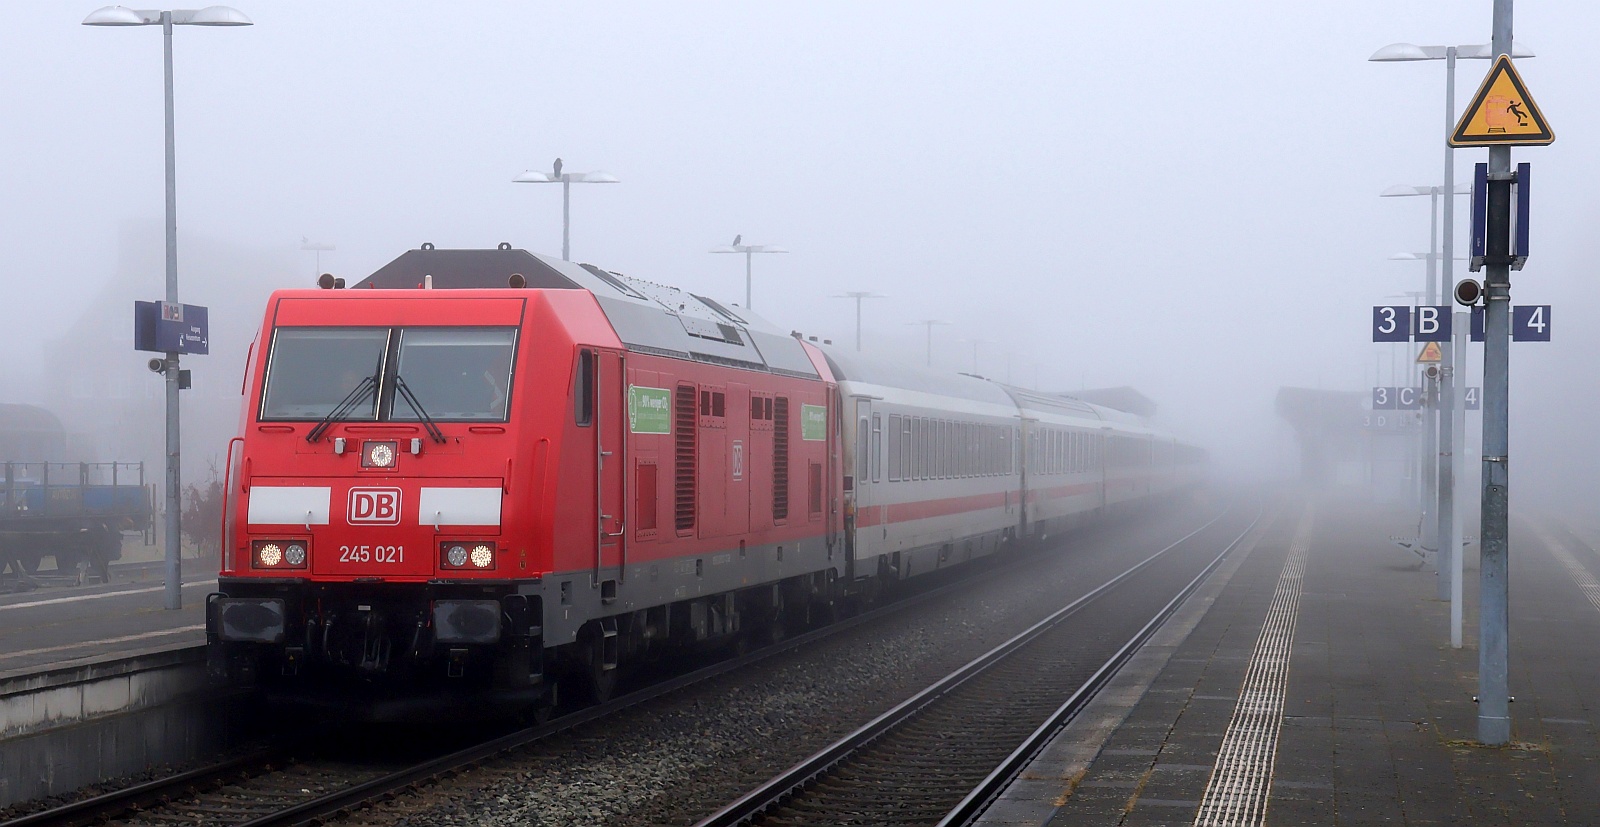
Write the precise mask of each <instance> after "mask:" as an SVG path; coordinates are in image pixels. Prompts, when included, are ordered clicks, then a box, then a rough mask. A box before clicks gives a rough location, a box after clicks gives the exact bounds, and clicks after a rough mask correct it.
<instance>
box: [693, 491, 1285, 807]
mask: <svg viewBox="0 0 1600 827" xmlns="http://www.w3.org/2000/svg"><path fill="white" fill-rule="evenodd" d="M1231 510H1232V508H1231V507H1230V508H1228V509H1224V510H1223V512H1222V513H1221V514H1218V515H1217V516H1216V517H1213V518H1212V519H1211V520H1210V521H1209V522H1207V523H1206V524H1205V525H1202V526H1200V527H1199V528H1197V529H1195V530H1194V531H1191V532H1189V533H1188V534H1186V535H1184V536H1183V537H1182V538H1180V539H1178V540H1177V541H1175V542H1173V543H1172V544H1171V545H1168V546H1167V547H1166V548H1163V549H1161V550H1160V551H1158V552H1156V553H1154V554H1152V555H1150V556H1149V557H1147V558H1145V559H1144V560H1142V561H1140V562H1138V563H1136V564H1134V565H1133V566H1132V567H1131V568H1129V569H1127V570H1126V571H1124V572H1122V573H1121V574H1118V575H1117V576H1115V577H1113V578H1111V579H1110V580H1107V581H1106V582H1104V583H1102V584H1100V585H1099V586H1097V587H1095V588H1094V589H1093V590H1091V591H1089V592H1088V593H1087V594H1084V595H1083V596H1081V597H1079V598H1077V599H1076V600H1074V601H1072V602H1071V603H1069V604H1067V605H1066V606H1063V607H1062V608H1060V609H1058V610H1056V611H1055V612H1053V613H1051V614H1050V616H1048V617H1046V618H1045V619H1043V620H1041V621H1039V622H1038V623H1036V624H1034V625H1033V626H1030V627H1029V628H1027V629H1025V630H1023V631H1022V632H1019V633H1018V634H1016V635H1015V636H1013V637H1012V638H1011V639H1009V640H1007V641H1006V642H1004V643H1002V644H1000V645H999V646H996V647H995V648H993V649H991V650H990V651H988V652H986V653H985V654H982V655H979V656H978V657H977V658H975V659H973V660H972V661H970V662H968V663H967V664H966V665H964V666H962V667H960V668H959V669H957V670H955V671H954V672H951V673H950V674H948V675H946V676H945V677H943V678H940V679H939V680H938V681H936V682H935V683H933V684H932V685H931V686H929V687H927V688H926V689H923V690H922V691H920V692H918V693H917V694H916V695H913V696H912V697H910V698H907V699H906V700H904V701H901V702H900V703H899V704H897V705H895V706H894V707H893V708H892V709H890V710H888V711H887V712H884V713H883V714H881V715H879V716H878V717H876V718H874V719H873V720H871V721H869V722H867V723H866V724H864V725H862V726H861V727H860V728H858V729H856V730H855V731H853V732H851V733H849V734H847V735H845V736H844V737H842V738H840V739H839V740H837V741H835V742H834V743H833V744H830V745H829V746H827V747H824V748H823V749H822V750H820V751H818V752H817V753H816V754H814V755H812V756H811V757H809V758H807V759H805V760H803V761H801V762H799V763H797V764H795V765H794V766H792V767H790V768H789V769H787V770H784V771H783V772H782V773H780V774H779V775H777V776H774V777H773V778H771V779H769V780H767V781H766V782H765V783H763V784H761V785H760V786H759V787H756V788H755V789H753V790H751V791H750V792H748V793H746V794H745V795H743V796H741V797H740V798H738V799H737V800H735V801H733V802H732V803H730V804H728V805H727V806H726V807H724V808H722V809H721V810H718V811H717V812H715V813H713V814H711V815H709V816H707V817H706V818H704V819H702V820H700V821H699V822H697V823H696V824H695V827H730V825H739V824H746V823H749V822H750V821H751V820H753V819H755V818H756V817H758V816H760V815H761V814H762V813H763V812H765V811H766V810H768V809H770V808H772V807H774V806H776V805H780V804H782V803H783V802H784V801H785V800H787V799H788V798H790V797H791V796H792V795H794V794H795V793H797V792H799V791H800V790H802V789H803V788H805V787H806V786H808V785H809V784H811V782H812V781H814V780H815V779H817V778H818V777H819V776H821V775H823V774H824V773H827V772H829V771H830V770H832V769H833V768H834V767H836V766H838V765H839V764H840V763H842V762H843V761H845V760H846V759H847V758H849V757H850V756H851V755H852V754H854V753H855V752H857V751H858V750H860V749H861V748H862V747H865V746H867V745H868V744H871V743H872V742H874V741H876V740H878V739H879V738H880V737H881V736H883V735H884V734H886V733H888V732H889V731H891V730H893V729H895V728H896V727H898V726H899V725H901V724H902V723H904V722H906V721H908V720H910V719H911V718H913V717H915V716H916V715H917V713H919V712H920V711H922V710H923V709H924V708H926V707H927V706H928V705H929V704H931V703H933V702H934V701H936V700H938V699H939V698H941V697H944V696H945V695H946V694H948V693H950V692H951V691H952V690H954V689H955V688H957V687H958V686H960V685H962V684H964V683H966V682H967V681H968V680H970V679H972V678H973V677H976V676H977V675H979V674H981V673H983V672H985V671H987V670H988V669H989V668H990V667H992V666H994V665H995V664H997V663H999V662H1001V661H1003V660H1005V659H1006V658H1007V657H1008V656H1010V655H1011V654H1013V653H1015V652H1016V651H1018V650H1019V649H1021V648H1023V647H1024V646H1026V645H1027V644H1028V643H1029V642H1031V641H1032V640H1033V639H1035V638H1037V637H1038V636H1039V635H1041V634H1043V633H1045V632H1046V631H1048V630H1050V629H1051V628H1052V627H1054V626H1056V625H1057V624H1059V623H1060V622H1061V621H1063V620H1065V619H1066V618H1067V617H1070V616H1071V615H1073V614H1075V613H1077V612H1078V611H1079V610H1080V609H1082V608H1083V607H1084V606H1086V605H1088V604H1089V603H1091V602H1092V601H1094V600H1095V599H1096V598H1099V597H1101V596H1103V595H1104V594H1105V593H1106V592H1108V591H1109V590H1111V589H1112V588H1114V587H1116V586H1117V585H1119V584H1120V583H1122V582H1124V581H1126V580H1127V579H1128V578H1130V577H1132V576H1133V575H1134V574H1136V573H1138V572H1139V571H1140V570H1142V569H1144V568H1145V567H1146V566H1148V565H1149V564H1151V563H1153V562H1154V561H1156V560H1157V559H1159V558H1161V557H1162V556H1164V555H1166V554H1167V553H1168V552H1170V551H1172V550H1173V549H1175V548H1177V547H1178V546H1180V545H1183V544H1184V543H1185V542H1187V541H1189V540H1190V539H1192V538H1193V537H1194V536H1195V535H1197V534H1199V533H1200V532H1202V531H1205V530H1206V529H1207V528H1210V527H1211V526H1212V525H1214V524H1215V523H1216V522H1217V521H1218V520H1221V519H1222V518H1223V517H1225V516H1227V514H1228V512H1229V511H1231ZM1257 520H1259V515H1258V517H1257ZM1254 526H1255V523H1254V522H1252V523H1251V527H1252V528H1253V527H1254ZM1248 532H1249V529H1246V533H1248ZM1241 536H1243V535H1241ZM1235 544H1237V540H1236V541H1234V543H1230V544H1229V546H1228V547H1227V549H1224V551H1223V552H1222V554H1219V555H1218V557H1217V559H1221V557H1222V556H1223V555H1225V554H1227V551H1228V550H1229V549H1231V548H1232V547H1233V545H1235ZM1212 565H1215V561H1213V564H1212ZM1209 568H1210V567H1209V566H1208V567H1207V569H1208V570H1209ZM1102 671H1105V668H1104V667H1102ZM1096 674H1099V673H1096Z"/></svg>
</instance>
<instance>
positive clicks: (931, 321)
mask: <svg viewBox="0 0 1600 827" xmlns="http://www.w3.org/2000/svg"><path fill="white" fill-rule="evenodd" d="M906 324H920V325H922V326H924V327H926V328H928V367H930V368H931V367H933V328H934V325H947V324H950V323H949V322H946V321H941V320H939V319H923V320H922V321H920V322H906Z"/></svg>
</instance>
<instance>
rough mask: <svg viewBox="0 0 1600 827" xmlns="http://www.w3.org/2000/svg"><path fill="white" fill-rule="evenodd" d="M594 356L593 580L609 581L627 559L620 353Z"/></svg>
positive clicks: (625, 445)
mask: <svg viewBox="0 0 1600 827" xmlns="http://www.w3.org/2000/svg"><path fill="white" fill-rule="evenodd" d="M595 355H596V361H597V365H596V369H597V375H596V377H595V387H596V388H597V389H598V390H599V393H598V394H597V395H596V396H597V399H596V406H595V408H596V410H595V420H596V421H595V427H594V429H593V430H594V435H595V467H596V473H595V500H596V502H597V504H598V506H599V524H598V525H597V526H596V527H595V580H596V581H604V580H608V579H610V578H609V577H606V576H605V574H604V570H606V569H616V568H620V567H621V566H622V565H623V564H624V563H625V562H626V560H627V551H626V549H625V547H624V544H625V543H626V542H627V512H626V509H625V506H626V502H627V500H626V498H625V497H624V496H623V473H622V472H623V468H624V467H625V465H626V464H627V461H628V443H627V432H628V422H627V411H626V410H625V409H624V408H623V405H624V401H623V400H624V397H625V396H626V394H627V388H626V387H625V379H624V376H625V372H624V370H623V362H622V354H620V353H612V352H607V351H600V352H598V353H596V354H595Z"/></svg>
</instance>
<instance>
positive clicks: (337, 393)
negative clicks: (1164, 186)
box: [207, 244, 1199, 703]
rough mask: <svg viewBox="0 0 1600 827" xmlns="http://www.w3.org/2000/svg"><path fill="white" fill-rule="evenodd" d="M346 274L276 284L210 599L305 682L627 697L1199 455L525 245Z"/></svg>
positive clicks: (231, 666) (1108, 501)
mask: <svg viewBox="0 0 1600 827" xmlns="http://www.w3.org/2000/svg"><path fill="white" fill-rule="evenodd" d="M324 282H325V283H324V289H321V290H284V291H279V292H277V293H274V294H273V296H272V297H271V299H270V300H269V301H268V304H267V308H266V315H265V319H264V320H263V323H262V328H261V332H260V334H259V336H258V338H257V340H256V342H255V344H254V346H253V347H252V350H251V356H250V360H249V367H248V372H247V374H246V376H245V380H244V388H243V393H244V405H243V414H242V417H241V431H240V436H239V437H237V438H235V439H234V440H233V441H232V442H231V443H230V444H229V450H228V458H227V473H228V479H227V487H226V491H227V499H226V501H225V505H224V514H225V526H224V548H223V554H222V563H221V568H222V570H221V574H220V576H219V580H218V587H217V592H216V593H215V594H213V595H211V596H210V598H209V599H208V607H207V637H208V641H209V643H210V644H211V647H210V658H211V660H210V665H211V668H212V670H213V672H214V673H217V674H219V675H225V676H229V677H232V678H234V679H242V680H252V681H260V682H263V683H271V684H275V685H277V686H280V687H286V688H288V689H289V690H290V691H294V690H296V689H300V688H307V687H310V686H312V685H313V684H312V683H310V682H309V681H310V680H311V679H312V678H317V679H318V681H317V683H316V684H315V685H322V686H325V685H326V681H327V680H328V679H333V680H335V681H338V680H341V679H342V680H354V681H357V682H359V683H360V684H362V685H364V686H367V687H369V688H371V689H373V690H376V691H379V692H383V691H387V692H388V693H390V694H391V696H392V697H395V698H399V699H406V700H415V699H416V698H418V697H422V696H424V695H425V694H426V693H428V692H429V690H445V691H447V692H448V693H450V697H456V696H458V695H459V693H462V692H474V693H485V694H486V695H488V696H491V697H494V698H497V699H503V700H510V701H514V702H519V703H520V702H542V703H548V702H549V701H550V700H551V699H552V698H553V692H551V687H553V686H554V685H555V683H556V679H558V678H563V679H568V682H569V683H571V684H574V685H576V686H578V687H580V688H582V689H583V690H584V691H585V692H587V693H588V694H591V695H593V696H595V697H598V698H604V697H606V696H607V695H608V694H609V693H610V691H611V689H612V688H613V686H614V684H615V681H616V676H617V673H618V667H619V665H624V664H626V663H628V662H630V661H634V660H638V659H641V658H643V657H646V656H649V655H650V654H651V653H652V652H654V651H661V650H667V649H669V648H672V647H682V646H693V645H697V644H716V643H721V642H730V641H736V640H739V639H741V636H743V635H750V634H760V635H772V636H777V635H779V634H782V633H783V631H784V629H785V627H786V626H792V625H794V624H796V623H799V622H803V621H804V620H805V619H806V618H808V617H809V616H810V615H811V614H812V613H813V612H815V611H817V610H819V609H822V610H826V609H828V608H829V607H831V606H832V605H833V604H834V603H835V602H836V601H838V600H840V599H843V598H845V597H847V596H848V595H850V594H852V593H855V592H860V591H866V590H868V589H869V588H871V587H873V586H876V585H877V584H878V583H880V582H881V581H882V580H883V579H900V578H905V577H910V576H914V575H916V574H921V573H923V572H926V571H932V570H935V569H937V568H939V567H941V566H946V565H953V564H955V563H958V562H962V561H964V560H967V559H971V558H973V557H980V556H982V555H984V554H988V553H991V552H993V551H995V550H997V549H998V548H1000V547H1001V546H1002V545H1003V544H1004V543H1005V542H1008V541H1010V540H1012V539H1015V538H1018V537H1021V536H1028V535H1036V534H1041V533H1045V532H1047V531H1053V530H1056V528H1057V527H1058V526H1065V525H1066V524H1069V523H1071V522H1075V521H1077V520H1080V519H1086V518H1091V517H1093V516H1096V515H1099V514H1103V513H1106V512H1108V511H1111V510H1114V509H1116V508H1118V507H1128V506H1131V505H1133V504H1136V503H1138V502H1141V501H1143V500H1146V499H1149V498H1151V497H1154V496H1157V495H1159V494H1161V493H1164V492H1166V491H1169V490H1172V489H1175V488H1177V487H1180V486H1182V485H1184V484H1185V483H1186V482H1187V481H1189V479H1190V478H1191V477H1192V474H1193V471H1194V468H1195V462H1196V461H1197V460H1198V458H1199V454H1198V452H1196V451H1195V450H1194V449H1191V448H1188V447H1187V446H1183V445H1180V444H1178V443H1176V442H1174V441H1172V440H1171V439H1170V438H1167V437H1164V436H1161V435H1158V434H1155V433H1153V432H1151V431H1149V430H1148V429H1145V428H1143V427H1142V426H1140V425H1139V424H1138V423H1137V422H1135V421H1133V420H1132V419H1131V418H1129V417H1126V416H1123V415H1119V414H1116V413H1115V412H1111V411H1107V410H1105V409H1101V408H1096V407H1095V406H1090V405H1085V404H1084V403H1081V402H1077V401H1076V400H1064V399H1061V398H1059V397H1057V398H1052V399H1048V400H1047V399H1044V398H1043V397H1041V396H1040V395H1037V394H1031V395H1030V394H1025V393H1023V392H1020V391H1017V390H1015V389H1007V388H1003V387H1002V386H1000V385H996V384H994V383H990V382H986V381H984V380H981V379H976V378H972V377H933V376H932V375H930V374H925V373H922V372H920V371H915V372H913V371H905V370H903V369H894V368H892V367H884V366H880V365H874V364H873V363H871V362H869V361H865V360H861V359H860V358H859V357H858V356H857V355H856V354H844V353H830V352H825V350H824V349H823V348H820V347H818V346H816V345H813V344H810V343H807V342H804V341H801V340H800V338H799V337H797V336H790V335H783V334H782V333H781V332H778V331H775V330H774V329H773V328H772V327H771V325H769V324H767V323H765V322H764V321H762V320H760V319H759V318H757V317H755V316H753V315H752V314H751V313H750V312H749V311H747V310H745V309H742V308H734V307H727V306H724V305H721V304H719V303H717V302H715V301H712V300H710V299H707V298H704V297H700V296H695V295H691V294H689V293H686V292H683V291H680V290H677V289H674V288H670V287H665V286H661V285H656V284H652V283H649V282H646V281H642V280H639V279H632V278H628V277H625V276H621V275H618V274H615V273H610V272H607V271H604V270H601V269H599V268H597V267H594V266H591V265H578V264H572V263H568V262H563V261H558V260H552V259H548V258H545V257H542V256H535V255H532V254H530V253H527V252H525V251H522V250H514V249H511V248H510V246H509V245H504V244H502V245H501V246H500V248H499V249H495V250H437V249H434V248H433V247H432V245H424V246H423V248H422V249H419V250H412V251H410V252H408V253H406V254H404V255H402V256H401V257H400V258H398V259H396V260H395V261H393V262H391V263H390V264H388V265H386V266H385V267H384V268H382V269H380V270H379V271H378V272H376V273H374V274H373V275H372V276H370V277H368V278H367V279H365V280H363V281H362V282H360V283H358V284H356V285H354V286H352V287H351V288H350V289H336V288H337V287H338V286H342V285H334V284H332V283H329V282H331V280H329V279H327V278H326V277H325V278H324ZM330 288H335V289H330ZM840 365H845V366H846V368H841V367H840ZM841 370H849V371H851V372H853V373H855V374H857V376H856V377H854V378H852V377H849V376H844V375H842V374H841ZM852 382H854V385H855V386H856V387H854V389H852ZM919 383H921V384H922V385H924V386H919ZM846 405H849V408H848V409H846V408H845V406H846ZM874 406H876V407H874ZM886 421H887V422H888V423H889V424H891V425H892V426H893V430H892V432H891V433H889V434H888V435H887V438H885V422H886ZM846 446H850V450H846ZM1030 474H1031V475H1032V479H1033V480H1034V486H1035V487H1034V489H1033V490H1030V489H1029V481H1030ZM1052 474H1053V475H1055V476H1057V477H1059V479H1056V478H1054V477H1052V478H1051V479H1050V480H1049V484H1048V485H1041V484H1040V482H1039V481H1040V480H1043V479H1045V477H1047V476H1049V475H1052ZM858 504H859V506H860V507H861V509H862V516H863V520H862V525H861V526H860V527H859V528H858V527H857V525H856V510H857V507H858Z"/></svg>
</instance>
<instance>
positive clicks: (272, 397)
mask: <svg viewBox="0 0 1600 827" xmlns="http://www.w3.org/2000/svg"><path fill="white" fill-rule="evenodd" d="M388 349H389V329H388V328H386V327H367V328H361V327H280V328H278V329H277V330H276V331H274V332H273V336H272V355H271V358H270V359H269V360H268V362H267V382H266V389H265V391H264V392H263V393H262V400H261V418H262V419H279V420H282V419H290V420H295V419H302V420H310V421H315V420H319V419H322V418H323V417H325V416H328V415H329V414H331V413H333V411H334V409H336V408H338V407H339V406H340V405H341V403H345V401H346V400H347V399H348V400H349V403H348V404H349V405H351V406H352V407H350V408H349V409H348V410H347V413H346V415H345V418H346V419H353V420H366V421H371V420H373V419H376V418H377V416H378V393H377V391H378V388H377V382H378V381H379V380H380V379H381V378H382V376H383V363H384V355H385V354H386V353H387V352H388Z"/></svg>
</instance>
